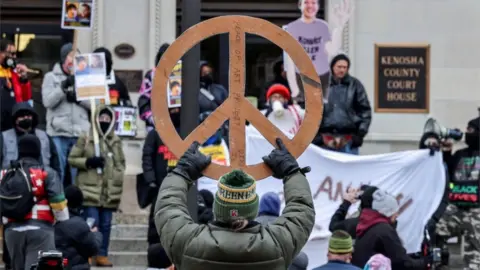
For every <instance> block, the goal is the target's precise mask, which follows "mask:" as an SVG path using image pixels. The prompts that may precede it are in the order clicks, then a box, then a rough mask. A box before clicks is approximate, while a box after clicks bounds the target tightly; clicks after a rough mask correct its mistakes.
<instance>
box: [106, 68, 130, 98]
mask: <svg viewBox="0 0 480 270" xmlns="http://www.w3.org/2000/svg"><path fill="white" fill-rule="evenodd" d="M113 74H114V76H115V83H112V84H109V85H108V92H109V95H110V105H120V106H131V105H132V101H131V100H130V95H129V93H128V89H127V87H126V86H125V84H124V83H123V81H122V79H120V77H118V76H117V74H115V72H114V73H113ZM114 95H116V96H117V97H118V98H117V99H118V100H117V101H116V102H114V100H113V98H112V96H114Z"/></svg>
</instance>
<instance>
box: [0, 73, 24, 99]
mask: <svg viewBox="0 0 480 270" xmlns="http://www.w3.org/2000/svg"><path fill="white" fill-rule="evenodd" d="M0 77H3V78H4V79H5V80H6V85H7V88H10V89H12V88H13V93H14V94H15V101H16V102H17V103H20V102H28V101H30V100H31V99H32V86H31V84H30V81H26V82H22V81H21V79H20V76H19V75H18V73H16V72H15V71H11V70H10V69H5V68H3V67H0Z"/></svg>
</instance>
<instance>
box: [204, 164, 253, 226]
mask: <svg viewBox="0 0 480 270" xmlns="http://www.w3.org/2000/svg"><path fill="white" fill-rule="evenodd" d="M213 213H214V215H215V220H217V221H220V222H225V223H229V222H231V221H234V220H237V219H246V220H254V219H255V218H256V217H257V214H258V195H257V193H256V183H255V179H253V177H251V176H250V175H248V174H246V173H245V172H243V171H241V170H233V171H232V172H230V173H227V174H225V175H224V176H222V177H220V179H219V180H218V190H217V193H216V194H215V201H214V203H213Z"/></svg>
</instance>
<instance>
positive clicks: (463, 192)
mask: <svg viewBox="0 0 480 270" xmlns="http://www.w3.org/2000/svg"><path fill="white" fill-rule="evenodd" d="M478 184H479V183H478V181H464V182H456V183H450V194H449V195H448V197H449V199H450V202H451V203H452V204H454V205H456V206H460V207H478V206H479V200H478V198H479V185H478Z"/></svg>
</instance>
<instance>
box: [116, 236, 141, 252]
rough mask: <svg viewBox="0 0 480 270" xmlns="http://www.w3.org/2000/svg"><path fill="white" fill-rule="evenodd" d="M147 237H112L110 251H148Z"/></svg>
mask: <svg viewBox="0 0 480 270" xmlns="http://www.w3.org/2000/svg"><path fill="white" fill-rule="evenodd" d="M147 249H148V243H147V238H130V237H127V238H111V239H110V251H112V252H113V251H135V252H136V251H147Z"/></svg>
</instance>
